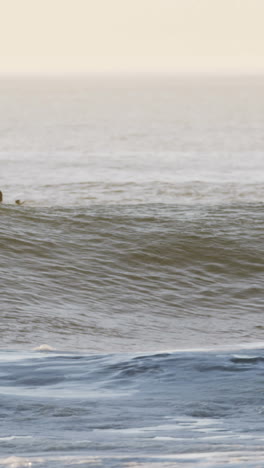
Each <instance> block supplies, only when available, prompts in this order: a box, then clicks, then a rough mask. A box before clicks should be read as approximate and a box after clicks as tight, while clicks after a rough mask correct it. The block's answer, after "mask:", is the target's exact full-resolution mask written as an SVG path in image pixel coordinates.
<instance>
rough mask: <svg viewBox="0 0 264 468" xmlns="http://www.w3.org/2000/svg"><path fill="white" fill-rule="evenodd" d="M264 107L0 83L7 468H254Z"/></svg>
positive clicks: (247, 99) (162, 91) (120, 87)
mask: <svg viewBox="0 0 264 468" xmlns="http://www.w3.org/2000/svg"><path fill="white" fill-rule="evenodd" d="M263 108H264V83H263V79H262V78H261V77H259V78H253V77H251V78H250V77H241V78H236V77H230V78H227V77H226V78H216V77H211V78H210V77H207V78H205V77H204V78H202V77H199V78H198V77H197V78H194V77H193V78H188V77H186V78H183V77H182V78H173V77H170V78H169V77H168V78H165V77H164V78H161V77H160V78H158V77H142V78H139V77H137V78H136V77H134V78H133V77H130V78H128V77H127V78H125V77H123V78H121V77H109V78H106V77H105V78H102V77H97V78H95V77H87V78H84V77H83V78H74V79H73V78H71V79H70V78H68V79H66V78H54V79H51V78H46V79H44V78H36V79H33V78H32V79H30V78H21V79H18V78H16V79H14V78H10V79H1V80H0V162H1V175H0V190H2V192H3V203H2V204H1V206H0V220H1V223H0V278H1V287H0V314H1V315H0V317H1V320H0V338H1V341H0V420H1V425H0V466H1V467H2V466H3V467H9V468H20V467H36V468H43V467H58V466H59V467H68V466H71V467H73V466H76V467H77V466H78V467H79V466H85V467H86V466H89V467H105V468H111V467H114V468H119V467H120V468H129V467H139V468H159V467H164V468H169V467H170V468H171V467H174V466H182V465H183V466H186V467H193V466H197V467H199V468H201V467H202V468H203V467H226V466H230V467H238V466H239V467H240V466H243V467H261V466H263V464H264V451H263V442H264V429H263V427H264V426H263V414H264V394H263V383H264V345H263V331H264V325H263V316H262V314H263V307H264V295H263V286H264V261H263V260H264V256H263V252H264V233H263V228H264V156H263V144H264V140H263V127H264V113H263ZM17 199H19V200H21V202H22V204H21V205H16V204H15V200H17Z"/></svg>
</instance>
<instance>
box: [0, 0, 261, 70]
mask: <svg viewBox="0 0 264 468" xmlns="http://www.w3.org/2000/svg"><path fill="white" fill-rule="evenodd" d="M263 24H264V0H0V73H1V74H3V73H5V74H6V73H7V74H9V73H87V72H88V73H90V72H92V73H98V72H99V73H100V72H111V73H112V72H113V73H119V72H125V73H126V72H129V73H131V72H132V73H137V72H158V73H174V72H180V73H185V72H198V73H200V72H223V73H226V72H231V73H233V72H235V73H236V72H238V73H241V72H242V73H243V72H245V73H255V72H264V26H263Z"/></svg>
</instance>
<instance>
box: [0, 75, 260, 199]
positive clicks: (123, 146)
mask: <svg viewBox="0 0 264 468" xmlns="http://www.w3.org/2000/svg"><path fill="white" fill-rule="evenodd" d="M0 104H1V121H2V127H1V135H0V141H1V151H0V157H1V161H2V167H3V169H4V170H3V172H2V179H1V183H2V189H3V190H4V192H5V200H6V201H10V202H11V201H12V200H13V198H15V199H17V198H18V199H21V198H23V199H24V198H25V199H26V200H27V201H28V202H29V203H30V204H31V205H38V204H40V205H45V206H47V205H48V206H50V205H52V206H55V205H62V204H63V205H65V204H66V205H71V206H73V205H76V206H89V205H90V204H94V203H110V204H111V203H132V204H133V203H149V202H153V203H191V204H193V203H196V202H201V203H203V202H205V203H212V202H213V203H220V204H221V203H229V202H240V201H242V202H261V201H263V170H264V159H263V154H262V146H263V136H262V129H263V112H262V110H263V105H264V86H263V82H262V79H261V78H243V79H238V78H235V77H233V78H201V77H196V78H190V77H189V78H173V77H171V78H163V79H162V78H157V77H156V78H151V77H145V78H143V79H140V78H135V77H134V78H130V79H129V78H114V77H111V78H110V77H109V78H102V77H101V78H97V79H95V78H91V77H90V78H86V79H85V78H84V79H64V80H62V79H57V80H51V79H47V80H45V79H36V80H34V79H29V80H27V79H22V80H19V79H12V80H1V81H0Z"/></svg>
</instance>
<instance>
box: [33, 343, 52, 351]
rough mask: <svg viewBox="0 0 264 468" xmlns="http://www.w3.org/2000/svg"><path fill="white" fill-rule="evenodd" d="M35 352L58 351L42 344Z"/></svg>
mask: <svg viewBox="0 0 264 468" xmlns="http://www.w3.org/2000/svg"><path fill="white" fill-rule="evenodd" d="M33 351H56V348H53V347H52V346H50V345H48V344H42V345H40V346H37V347H36V348H34V349H33Z"/></svg>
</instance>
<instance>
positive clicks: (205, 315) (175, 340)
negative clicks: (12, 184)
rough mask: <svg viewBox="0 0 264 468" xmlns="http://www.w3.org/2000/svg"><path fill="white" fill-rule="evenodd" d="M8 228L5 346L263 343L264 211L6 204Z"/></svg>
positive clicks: (2, 266)
mask: <svg viewBox="0 0 264 468" xmlns="http://www.w3.org/2000/svg"><path fill="white" fill-rule="evenodd" d="M1 221H2V224H1V233H0V271H1V278H2V303H1V304H2V323H3V326H4V327H7V329H6V330H7V333H6V336H5V337H4V338H3V342H2V346H5V344H6V343H8V342H9V343H11V344H12V345H17V346H19V345H21V344H22V343H24V344H25V345H27V343H28V342H31V341H32V336H33V340H34V343H33V344H35V346H37V345H38V343H39V342H44V343H45V342H50V341H52V342H53V343H54V346H55V347H57V346H58V345H59V346H60V345H61V344H63V343H65V340H66V341H67V342H68V343H69V345H70V346H72V347H73V349H78V348H81V349H94V347H95V349H96V350H97V351H100V352H101V351H108V350H109V346H110V347H113V350H114V351H118V350H119V351H123V350H124V349H125V348H126V347H127V346H128V347H129V349H131V350H133V349H135V350H136V349H142V348H139V346H141V345H142V343H144V345H146V346H147V348H146V349H157V347H158V348H164V345H165V344H166V345H169V346H171V347H172V348H173V347H175V345H176V346H177V347H178V346H183V347H190V345H191V346H196V345H198V346H200V345H202V346H203V345H205V344H206V343H207V342H208V340H209V342H208V344H209V345H210V344H218V343H219V338H218V332H221V336H222V337H223V336H225V339H227V342H234V339H235V342H244V341H248V340H250V341H252V340H253V341H254V340H255V341H256V340H260V339H261V333H262V326H261V325H262V324H261V322H260V318H259V317H260V315H259V314H261V313H262V305H263V302H262V289H263V288H262V283H263V281H262V271H263V260H262V255H261V252H262V251H263V209H262V205H247V206H245V205H243V206H239V205H235V206H233V207H223V206H219V207H204V206H195V207H193V208H190V207H187V206H169V205H144V206H122V207H120V206H112V207H105V206H97V207H93V209H77V208H74V209H70V208H65V209H57V208H54V209H49V210H48V209H37V208H23V209H22V210H20V208H19V209H17V208H16V207H1ZM226 317H228V323H229V325H228V328H227V325H226V324H225V320H226ZM253 318H254V320H253ZM210 324H211V326H210ZM232 329H233V333H230V330H232ZM146 330H147V333H146ZM225 330H226V332H225ZM198 335H199V338H198ZM219 336H220V335H219ZM197 338H198V341H197ZM221 339H222V338H221ZM67 346H68V345H67ZM124 347H125V348H124Z"/></svg>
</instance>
